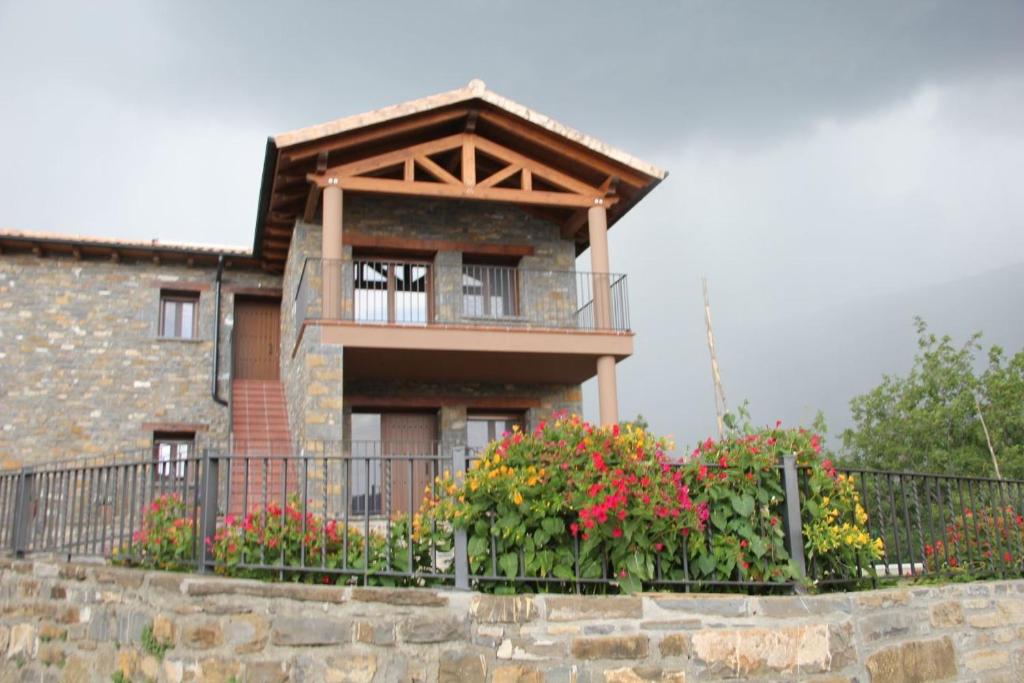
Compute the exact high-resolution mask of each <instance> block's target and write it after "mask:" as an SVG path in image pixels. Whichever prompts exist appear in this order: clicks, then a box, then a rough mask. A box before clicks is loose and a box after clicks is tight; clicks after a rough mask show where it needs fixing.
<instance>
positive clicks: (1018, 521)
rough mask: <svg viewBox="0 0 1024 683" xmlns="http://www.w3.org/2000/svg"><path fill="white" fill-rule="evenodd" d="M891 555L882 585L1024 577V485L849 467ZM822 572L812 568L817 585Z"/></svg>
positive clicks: (880, 568)
mask: <svg viewBox="0 0 1024 683" xmlns="http://www.w3.org/2000/svg"><path fill="white" fill-rule="evenodd" d="M840 471H841V472H843V473H844V474H847V475H851V476H853V477H854V481H855V482H856V488H857V491H858V492H859V494H860V498H861V501H862V504H863V506H864V509H865V512H866V513H867V527H868V533H869V535H870V536H871V537H872V538H876V537H877V538H881V539H882V541H883V544H884V548H885V554H884V556H883V558H882V560H881V561H880V562H879V563H878V564H877V565H876V566H875V567H874V569H875V573H876V574H877V576H878V577H879V578H901V577H902V578H906V577H911V578H917V577H922V576H929V575H950V574H961V575H963V574H969V575H970V576H972V577H976V578H996V577H1000V578H1005V577H1009V576H1021V575H1022V573H1024V518H1022V517H1021V515H1022V514H1024V481H1019V480H1012V479H992V478H986V477H963V476H950V475H939V474H921V473H917V472H888V471H876V470H866V469H856V468H847V469H841V470H840ZM815 570H816V567H815V566H814V564H813V563H812V564H811V565H810V566H809V567H808V571H809V574H810V575H811V576H812V578H813V577H814V576H815Z"/></svg>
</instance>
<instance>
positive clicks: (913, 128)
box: [581, 78, 1024, 436]
mask: <svg viewBox="0 0 1024 683" xmlns="http://www.w3.org/2000/svg"><path fill="white" fill-rule="evenodd" d="M980 92H987V93H990V95H991V97H989V98H985V97H979V96H978V95H979V93H980ZM993 100H994V101H995V102H998V103H999V104H1000V105H1001V106H1004V107H1008V108H1009V109H1010V110H1011V111H1020V110H1021V108H1022V107H1024V88H1022V87H1021V81H1020V80H1019V79H1012V78H1011V79H1001V80H999V81H993V82H988V83H986V84H983V85H979V84H977V83H975V82H973V81H969V82H964V83H956V84H949V85H942V86H937V85H936V86H927V87H923V88H921V89H919V90H918V91H916V92H914V93H912V94H910V95H909V96H908V97H907V98H905V99H904V100H903V101H901V102H899V103H897V104H896V105H894V106H893V107H890V108H889V109H887V110H884V111H879V112H876V113H874V114H872V115H870V116H865V117H863V118H860V119H855V120H849V119H842V120H840V119H833V118H825V119H821V120H819V121H817V122H814V123H813V124H812V125H810V126H809V127H808V132H807V134H806V135H804V136H803V137H801V138H799V139H790V140H786V141H780V142H778V143H777V144H774V145H771V146H766V145H757V146H754V147H747V146H743V145H740V144H736V143H735V142H727V143H722V142H719V141H716V140H710V139H706V138H705V139H701V140H697V141H693V142H691V143H689V144H685V145H683V146H681V147H679V148H678V149H676V150H674V151H673V152H671V153H668V154H666V155H665V156H664V157H661V158H658V159H657V161H658V162H659V163H660V164H663V165H664V166H665V167H667V168H669V169H670V170H671V171H672V175H671V176H670V178H669V180H668V181H667V182H666V183H665V184H664V186H663V187H661V188H658V189H657V190H656V191H655V192H654V193H652V195H651V196H650V197H649V198H648V199H647V200H646V201H645V203H644V205H643V206H641V207H638V209H637V210H635V212H634V213H632V214H630V216H628V217H627V218H626V219H624V220H623V221H622V222H621V223H620V224H619V225H617V226H616V227H615V229H614V230H613V231H612V234H611V240H610V242H611V249H612V260H613V264H612V265H613V269H615V270H621V271H624V272H627V273H628V274H629V278H630V287H629V288H630V292H631V320H632V321H633V323H634V326H635V329H636V331H637V334H638V340H637V354H636V356H635V357H633V358H631V359H629V360H628V361H626V362H624V363H623V364H622V365H621V366H620V380H619V383H620V387H621V388H620V394H621V396H620V399H621V404H622V406H623V410H624V412H625V413H627V414H629V415H633V414H635V413H637V412H640V413H643V414H644V415H645V416H647V417H648V418H649V419H650V420H652V424H654V426H655V427H656V428H658V429H660V430H662V431H671V432H674V433H676V434H685V435H688V436H694V435H702V434H706V433H707V432H708V431H710V430H711V429H712V428H713V412H712V409H713V400H712V397H713V395H712V393H711V381H710V375H709V372H710V371H709V370H708V358H707V348H706V345H705V340H704V326H703V309H702V301H701V294H700V282H699V278H700V276H701V275H707V276H708V277H709V279H710V282H711V293H712V304H713V307H714V318H715V331H716V335H717V338H718V347H719V354H720V362H721V365H722V372H723V376H724V378H725V381H726V388H727V390H728V394H729V395H730V396H731V399H732V404H733V405H736V403H738V401H739V400H741V399H742V398H744V397H750V398H754V397H756V396H761V397H770V404H769V405H755V406H754V408H755V411H757V412H756V414H759V415H763V417H764V419H766V420H768V419H774V418H775V417H783V418H785V419H787V420H790V421H792V420H796V419H805V418H806V417H807V415H808V413H809V412H810V414H811V415H813V411H812V410H810V408H811V407H813V406H814V405H815V404H816V405H817V406H820V407H826V406H827V407H830V408H831V410H832V412H833V413H840V414H832V415H830V416H829V417H831V418H832V419H833V421H834V422H836V423H839V424H842V423H845V420H846V415H845V405H846V401H847V400H848V399H849V398H850V397H852V396H853V394H854V393H855V392H856V391H862V390H863V385H862V383H853V382H851V375H850V374H849V373H832V372H830V370H829V368H828V367H809V366H808V365H807V361H808V352H807V350H806V349H804V348H801V344H800V340H801V338H802V337H805V336H808V335H809V334H810V333H811V331H812V330H813V335H812V336H813V338H814V339H815V340H816V342H817V343H819V344H823V345H825V346H831V347H832V348H835V349H849V348H850V345H851V344H854V345H856V344H857V343H858V342H857V340H858V339H860V340H861V341H862V342H863V343H869V342H870V343H872V344H873V343H874V341H875V340H876V339H877V337H878V335H880V334H889V333H890V332H891V330H892V329H893V328H894V326H895V325H896V323H895V321H892V320H890V315H891V310H890V306H889V301H890V299H891V300H893V301H895V300H897V299H901V297H904V298H905V294H906V293H907V292H909V291H913V290H918V289H920V288H922V287H928V286H932V285H937V284H939V283H945V282H949V281H955V280H958V279H963V278H969V277H971V276H974V275H978V274H981V273H985V272H988V271H992V270H996V269H999V268H1002V267H1007V266H1012V265H1013V264H1019V263H1020V262H1021V261H1022V258H1021V254H1024V230H1021V229H1020V226H1021V223H1022V219H1024V196H1022V195H1021V194H1020V193H1017V192H1014V191H1013V188H1012V183H1011V182H1009V179H1011V178H1019V177H1022V176H1024V135H1021V132H1020V131H1019V130H1017V128H1016V126H1015V125H1013V123H1012V122H1010V121H1006V122H1005V123H1006V125H1004V126H978V125H975V124H976V122H978V121H979V120H987V119H988V118H989V117H991V116H997V118H1000V119H1001V117H998V115H994V114H991V113H990V110H991V106H992V104H993ZM653 244H657V248H653V247H652V245H653ZM586 258H587V257H586V255H584V256H583V259H582V260H581V261H582V263H584V264H585V261H586ZM1020 285H1021V288H1024V283H1020ZM988 293H989V294H991V293H992V292H988ZM997 296H998V293H997ZM1003 296H1004V297H1007V298H1006V301H1007V303H1008V304H1009V301H1010V299H1009V298H1008V297H1010V296H1011V293H1010V292H1006V293H1005V294H1004V295H1003ZM865 301H870V302H872V304H871V305H872V306H875V307H876V314H877V317H876V318H875V320H876V322H877V324H876V323H873V322H872V320H873V319H872V317H870V316H864V315H861V316H859V317H858V323H859V324H861V327H858V328H852V327H848V326H846V325H844V324H843V318H842V316H839V315H836V310H837V309H841V308H843V307H845V306H853V307H856V306H862V305H863V302H865ZM914 301H916V302H917V304H916V305H920V306H926V307H927V308H928V312H930V313H931V314H932V315H933V316H936V317H938V318H939V319H940V320H941V321H942V322H946V323H951V322H953V321H954V320H953V319H954V318H955V317H956V315H957V313H958V312H960V313H962V311H958V309H957V308H956V307H957V306H962V305H963V300H961V299H957V300H956V301H955V303H954V301H953V300H952V299H950V300H948V301H947V302H946V303H947V306H946V307H943V306H942V305H941V304H942V302H929V301H928V300H927V299H914ZM1011 308H1012V306H1010V307H1008V308H1007V307H1004V308H1002V309H1000V307H999V306H998V304H997V305H996V306H995V307H994V308H987V307H986V310H988V312H989V313H990V315H989V317H987V318H982V319H976V318H975V320H976V322H978V324H979V325H980V326H981V327H983V328H985V327H990V326H996V325H997V324H998V320H996V319H995V318H994V314H993V311H994V310H1003V311H1006V310H1010V309H1011ZM899 311H900V314H901V315H903V316H905V317H906V318H907V319H906V321H905V322H906V332H907V333H909V332H910V331H911V328H910V316H912V315H913V314H914V311H912V310H909V311H908V310H907V306H906V305H902V304H901V306H900V307H899ZM919 312H922V313H924V312H925V311H923V310H922V311H919ZM825 315H827V318H828V320H829V323H830V324H829V326H827V327H826V328H824V329H819V328H818V323H819V322H820V321H821V320H823V318H822V316H825ZM883 321H884V324H882V323H883ZM901 339H902V340H903V341H906V342H908V346H907V348H903V347H900V346H898V345H895V344H894V345H893V346H892V347H884V346H883V350H884V349H885V348H889V353H888V354H886V353H884V352H879V353H877V354H875V355H873V356H862V355H860V354H853V356H852V357H851V358H850V362H851V363H853V364H854V365H855V367H856V368H857V373H858V375H859V376H860V377H871V378H876V379H877V378H880V375H881V373H882V372H883V371H892V370H893V368H894V367H900V365H899V364H898V363H895V362H894V359H896V358H899V359H901V362H902V361H904V360H906V359H908V358H909V355H910V354H911V353H912V343H913V340H912V339H909V340H908V339H907V338H906V335H903V336H901ZM1000 341H1002V342H1003V343H1008V344H1009V345H1010V346H1011V347H1015V346H1016V347H1019V346H1020V345H1021V343H1022V342H1024V340H1022V339H1016V340H1014V339H1013V338H1012V337H1011V338H1009V339H1002V340H1000ZM872 348H875V347H874V346H872ZM764 349H771V350H772V353H773V354H774V355H772V356H770V357H769V356H766V355H765V353H763V351H764ZM751 358H757V359H759V361H760V365H757V364H753V363H750V362H746V361H747V360H748V359H751ZM815 360H816V361H818V362H837V363H842V362H844V359H843V357H841V356H840V357H835V358H832V357H830V356H829V355H828V354H824V355H818V356H815ZM740 369H742V370H741V371H740ZM801 375H805V376H806V375H814V376H817V377H818V378H819V380H820V381H817V382H816V384H815V386H814V392H815V394H816V398H815V399H812V398H811V397H809V396H807V395H801V394H800V391H801V390H802V389H807V387H808V385H807V383H806V382H803V381H801V380H800V379H799V378H800V377H801ZM787 377H788V378H791V379H789V380H786V379H785V378H787ZM830 379H831V380H832V381H830ZM780 381H783V382H787V381H788V384H787V385H786V386H782V387H780V385H779V383H780ZM587 396H588V399H591V400H588V402H587V408H588V410H590V409H592V408H594V407H596V403H595V402H594V401H593V400H592V399H593V394H592V392H588V394H587ZM765 413H768V414H765Z"/></svg>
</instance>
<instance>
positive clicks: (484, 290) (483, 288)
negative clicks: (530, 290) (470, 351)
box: [461, 259, 522, 320]
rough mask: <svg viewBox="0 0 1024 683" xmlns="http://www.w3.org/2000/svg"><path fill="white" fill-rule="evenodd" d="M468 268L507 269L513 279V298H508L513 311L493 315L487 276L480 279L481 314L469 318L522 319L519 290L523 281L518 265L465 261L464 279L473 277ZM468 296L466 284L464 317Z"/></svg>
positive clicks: (463, 287)
mask: <svg viewBox="0 0 1024 683" xmlns="http://www.w3.org/2000/svg"><path fill="white" fill-rule="evenodd" d="M466 268H506V269H508V272H509V273H510V274H511V276H512V277H511V282H510V283H509V284H510V285H511V287H510V289H509V292H510V294H511V296H510V297H509V298H508V303H509V307H510V308H511V310H510V311H509V312H506V313H504V314H503V315H494V314H493V313H491V297H490V290H491V279H490V278H489V277H487V276H486V275H485V276H484V277H482V278H480V294H479V296H480V306H481V314H480V315H478V316H468V317H470V318H486V319H489V320H504V319H516V318H519V317H520V315H521V310H522V307H521V306H520V301H519V299H520V294H519V288H520V286H521V285H522V280H521V278H520V277H519V268H518V267H517V266H516V265H514V264H512V265H509V264H505V263H493V262H487V261H483V262H478V261H476V260H475V259H473V260H465V259H464V260H463V262H462V277H463V278H465V277H466V276H467V275H469V277H473V275H472V274H470V273H467V272H466ZM485 272H486V271H485ZM466 296H467V294H466V286H465V284H463V285H462V311H461V313H462V315H466V313H465V311H466ZM469 296H476V295H472V294H471V295H469ZM502 300H503V301H504V299H502Z"/></svg>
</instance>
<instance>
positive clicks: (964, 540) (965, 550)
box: [924, 505, 1024, 576]
mask: <svg viewBox="0 0 1024 683" xmlns="http://www.w3.org/2000/svg"><path fill="white" fill-rule="evenodd" d="M924 556H925V567H926V569H927V570H928V571H930V572H936V573H938V572H942V573H951V574H962V575H968V574H969V575H973V576H989V575H993V574H1002V573H1004V572H1005V571H1007V570H1015V571H1020V568H1021V567H1022V566H1024V517H1022V516H1021V515H1020V514H1019V513H1018V512H1017V511H1016V510H1015V509H1014V507H1013V506H1012V505H1007V506H1005V507H982V508H977V509H975V510H972V509H970V508H965V509H964V511H963V514H962V515H958V516H957V517H956V518H955V519H953V520H952V521H950V522H949V523H948V524H947V525H946V527H945V530H944V533H943V534H942V538H939V539H936V540H935V541H934V543H926V544H925V546H924Z"/></svg>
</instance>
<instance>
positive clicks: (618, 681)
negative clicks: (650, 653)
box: [604, 666, 686, 683]
mask: <svg viewBox="0 0 1024 683" xmlns="http://www.w3.org/2000/svg"><path fill="white" fill-rule="evenodd" d="M604 680H605V683H648V682H649V681H661V682H662V683H686V673H685V672H683V671H662V670H661V669H660V668H659V667H656V666H635V667H624V668H622V669H608V670H606V671H605V672H604Z"/></svg>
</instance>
